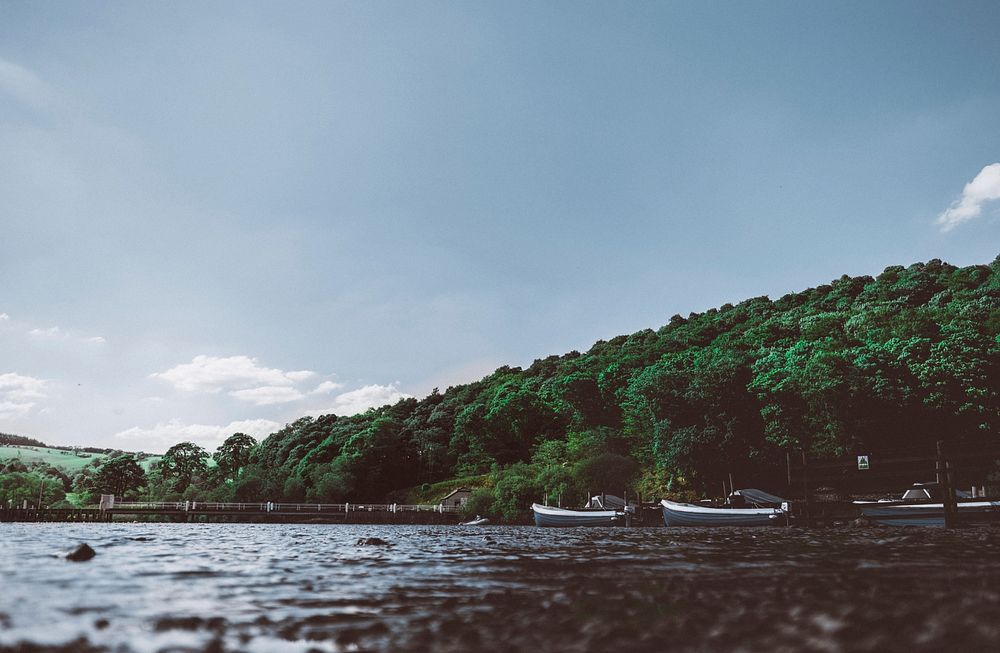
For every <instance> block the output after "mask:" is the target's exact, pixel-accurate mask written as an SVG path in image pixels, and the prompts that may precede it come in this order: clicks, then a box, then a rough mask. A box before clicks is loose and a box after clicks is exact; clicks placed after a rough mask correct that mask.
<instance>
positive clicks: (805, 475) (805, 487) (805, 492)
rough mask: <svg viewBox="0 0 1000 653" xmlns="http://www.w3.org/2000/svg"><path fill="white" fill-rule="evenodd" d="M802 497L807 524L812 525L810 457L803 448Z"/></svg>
mask: <svg viewBox="0 0 1000 653" xmlns="http://www.w3.org/2000/svg"><path fill="white" fill-rule="evenodd" d="M802 498H803V499H804V500H805V502H806V526H811V525H812V499H811V498H810V497H809V458H808V457H807V456H806V450H805V449H803V450H802Z"/></svg>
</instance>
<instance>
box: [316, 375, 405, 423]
mask: <svg viewBox="0 0 1000 653" xmlns="http://www.w3.org/2000/svg"><path fill="white" fill-rule="evenodd" d="M410 396H411V395H408V394H406V393H403V392H400V391H399V388H397V387H396V384H395V383H391V384H389V385H378V384H372V385H366V386H364V387H363V388H358V389H357V390H351V391H350V392H345V393H343V394H339V395H337V396H336V397H334V400H333V406H331V407H330V408H329V409H327V410H321V411H312V414H313V415H321V414H326V413H334V414H336V415H344V416H347V415H357V414H358V413H363V412H365V411H366V410H368V409H369V408H378V407H379V406H385V405H386V404H394V403H396V402H397V401H399V400H400V399H407V398H409V397H410Z"/></svg>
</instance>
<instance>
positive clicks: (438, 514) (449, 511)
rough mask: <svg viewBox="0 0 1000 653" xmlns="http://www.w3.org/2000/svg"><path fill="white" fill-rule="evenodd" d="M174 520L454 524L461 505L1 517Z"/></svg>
mask: <svg viewBox="0 0 1000 653" xmlns="http://www.w3.org/2000/svg"><path fill="white" fill-rule="evenodd" d="M140 520H142V521H173V522H248V523H283V522H298V523H333V524H455V523H457V522H458V520H459V514H458V510H457V509H456V508H454V507H451V506H444V505H440V504H438V505H404V504H395V503H392V504H376V503H357V504H354V503H275V502H272V501H265V502H259V503H220V502H210V501H174V502H163V501H158V502H132V501H129V502H111V503H110V505H104V506H103V507H98V506H89V507H84V508H34V507H16V508H0V522H12V521H19V522H24V521H32V522H37V521H58V522H110V521H140Z"/></svg>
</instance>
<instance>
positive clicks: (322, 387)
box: [309, 381, 344, 395]
mask: <svg viewBox="0 0 1000 653" xmlns="http://www.w3.org/2000/svg"><path fill="white" fill-rule="evenodd" d="M343 387H344V384H343V383H337V382H336V381H323V382H322V383H320V384H319V385H318V386H316V389H315V390H313V391H312V392H310V393H309V394H311V395H326V394H330V393H331V392H333V391H334V390H340V389H341V388H343Z"/></svg>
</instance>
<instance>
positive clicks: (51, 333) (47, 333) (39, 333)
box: [28, 326, 62, 339]
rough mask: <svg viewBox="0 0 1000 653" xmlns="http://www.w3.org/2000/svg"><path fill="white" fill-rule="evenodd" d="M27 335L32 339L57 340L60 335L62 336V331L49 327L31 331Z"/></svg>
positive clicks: (55, 327)
mask: <svg viewBox="0 0 1000 653" xmlns="http://www.w3.org/2000/svg"><path fill="white" fill-rule="evenodd" d="M28 335H29V336H31V337H32V338H46V339H50V338H58V337H59V336H60V335H62V331H61V330H60V329H59V327H57V326H54V327H49V328H48V329H32V330H31V331H28Z"/></svg>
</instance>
